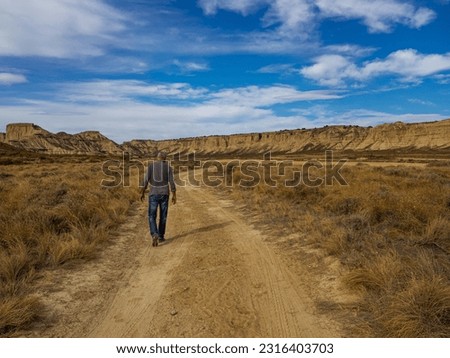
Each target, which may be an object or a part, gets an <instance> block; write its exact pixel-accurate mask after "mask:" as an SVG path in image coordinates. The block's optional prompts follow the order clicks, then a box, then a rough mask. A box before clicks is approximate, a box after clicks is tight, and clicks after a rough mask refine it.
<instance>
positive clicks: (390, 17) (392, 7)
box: [315, 0, 436, 32]
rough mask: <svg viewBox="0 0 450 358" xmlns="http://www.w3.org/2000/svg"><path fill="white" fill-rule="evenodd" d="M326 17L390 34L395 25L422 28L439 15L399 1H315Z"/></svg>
mask: <svg viewBox="0 0 450 358" xmlns="http://www.w3.org/2000/svg"><path fill="white" fill-rule="evenodd" d="M315 3H316V5H317V7H318V8H319V9H320V13H321V15H322V16H323V17H330V18H342V19H361V20H362V21H363V23H364V24H365V25H366V26H367V27H368V29H369V31H371V32H389V31H391V28H392V26H393V25H394V24H397V23H398V24H402V25H406V26H409V27H412V28H420V27H422V26H424V25H426V24H428V23H429V22H431V21H432V20H433V19H434V18H435V16H436V14H435V13H434V12H433V11H432V10H430V9H427V8H416V7H415V6H413V5H411V4H409V3H407V2H405V1H397V0H370V1H360V0H339V1H335V0H316V1H315Z"/></svg>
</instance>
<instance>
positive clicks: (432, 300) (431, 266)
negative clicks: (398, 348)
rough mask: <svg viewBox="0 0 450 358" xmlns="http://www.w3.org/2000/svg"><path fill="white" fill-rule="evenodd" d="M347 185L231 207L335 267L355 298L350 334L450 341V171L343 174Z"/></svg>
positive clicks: (244, 194) (241, 194) (263, 194)
mask: <svg viewBox="0 0 450 358" xmlns="http://www.w3.org/2000/svg"><path fill="white" fill-rule="evenodd" d="M344 169H345V170H342V171H341V173H342V174H343V175H344V177H345V180H346V181H347V183H348V184H349V185H348V186H340V185H336V183H335V185H332V186H320V187H307V186H304V185H300V186H298V187H294V188H287V187H285V186H283V185H279V186H278V187H276V188H270V187H267V186H264V185H259V186H257V187H255V188H252V189H247V188H246V189H243V188H240V187H238V186H237V187H234V188H233V191H232V193H231V195H232V197H233V198H235V199H237V200H243V202H245V204H246V205H247V206H249V207H252V208H253V210H256V211H258V212H259V214H260V216H261V221H262V222H264V223H266V224H267V223H269V224H270V225H269V227H271V229H272V230H274V231H276V232H278V233H280V232H281V233H286V234H298V235H297V236H298V237H302V238H306V239H303V241H302V244H307V245H311V244H313V245H315V247H317V248H320V249H321V250H323V252H324V253H325V254H326V255H332V256H334V257H336V258H338V259H339V260H340V262H341V264H342V265H343V268H344V269H345V270H346V271H344V272H346V273H345V274H344V275H343V276H342V283H343V284H345V286H346V287H347V289H349V290H350V291H353V292H357V293H358V295H359V297H360V300H359V301H358V302H357V312H358V313H357V319H356V320H355V324H354V326H353V327H352V328H349V330H348V334H349V335H357V336H361V335H362V336H377V337H448V336H449V335H450V331H449V327H450V318H449V314H450V313H449V301H450V289H449V287H450V286H449V283H450V260H448V255H449V252H450V170H448V169H447V166H445V165H439V166H428V167H425V168H418V167H372V166H361V165H357V166H353V167H350V166H347V167H345V168H344Z"/></svg>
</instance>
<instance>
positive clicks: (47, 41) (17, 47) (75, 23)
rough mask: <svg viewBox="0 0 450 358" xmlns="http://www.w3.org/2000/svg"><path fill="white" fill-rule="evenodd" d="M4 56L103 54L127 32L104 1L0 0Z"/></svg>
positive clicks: (0, 43)
mask: <svg viewBox="0 0 450 358" xmlns="http://www.w3.org/2000/svg"><path fill="white" fill-rule="evenodd" d="M0 9H1V11H0V56H1V55H6V56H43V57H57V58H72V57H77V56H79V55H81V56H86V55H100V54H102V53H103V51H104V46H106V45H108V44H111V43H114V42H115V41H116V39H115V36H116V35H117V34H118V33H120V32H121V31H123V30H124V29H125V24H124V22H125V20H126V18H125V16H124V15H122V14H121V13H120V12H119V11H118V10H115V9H114V8H112V7H111V6H108V5H107V4H106V3H105V2H104V1H103V0H90V1H79V0H45V1H35V0H20V1H16V0H0Z"/></svg>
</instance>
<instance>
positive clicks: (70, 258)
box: [0, 162, 137, 334]
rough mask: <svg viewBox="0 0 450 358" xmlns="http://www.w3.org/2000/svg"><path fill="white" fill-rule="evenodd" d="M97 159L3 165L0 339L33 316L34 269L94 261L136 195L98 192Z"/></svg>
mask: <svg viewBox="0 0 450 358" xmlns="http://www.w3.org/2000/svg"><path fill="white" fill-rule="evenodd" d="M102 179H104V175H103V174H102V171H101V162H97V163H95V162H94V163H73V162H72V163H57V164H51V163H46V164H28V165H27V164H25V165H8V166H0V197H1V201H0V334H5V333H11V332H14V331H15V330H18V329H21V328H23V327H25V326H26V325H27V324H29V323H31V322H33V320H35V319H36V317H38V312H39V302H38V300H37V299H36V297H35V296H34V295H33V288H32V287H33V285H32V283H33V281H34V280H35V279H36V277H37V274H38V273H39V271H41V270H44V269H46V268H54V267H57V266H59V265H62V264H64V263H67V262H74V261H77V260H78V261H79V260H86V259H91V258H94V257H95V256H96V255H97V253H98V251H99V250H100V249H101V244H102V243H104V242H106V241H107V240H108V238H109V237H110V234H111V233H112V231H113V230H114V229H115V228H117V227H118V225H120V224H121V223H123V222H124V220H125V219H126V213H127V211H128V209H129V207H130V204H131V203H132V202H133V201H134V200H136V198H137V192H136V190H131V189H129V188H123V187H119V186H118V187H103V186H102V185H101V181H102Z"/></svg>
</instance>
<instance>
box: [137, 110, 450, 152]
mask: <svg viewBox="0 0 450 358" xmlns="http://www.w3.org/2000/svg"><path fill="white" fill-rule="evenodd" d="M152 145H155V146H156V147H157V149H159V150H161V149H163V150H166V151H168V152H170V153H176V152H181V153H188V152H193V151H195V152H198V153H201V154H209V155H214V154H219V153H220V154H223V153H230V154H246V153H264V152H266V151H269V150H270V151H272V152H278V153H296V152H302V151H318V150H325V149H332V150H354V151H363V150H365V151H379V150H412V149H415V150H439V149H449V148H450V119H448V120H443V121H436V122H428V123H412V124H405V123H402V122H396V123H392V124H383V125H380V126H376V127H359V126H326V127H324V128H316V129H302V130H301V129H296V130H284V131H279V132H265V133H251V134H238V135H223V136H209V137H196V138H185V139H178V140H165V141H157V142H153V143H152ZM136 146H137V147H136ZM140 148H141V147H139V143H136V145H135V148H134V149H135V150H138V149H140ZM146 150H147V149H146V148H142V150H141V152H142V153H145V152H146Z"/></svg>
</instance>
